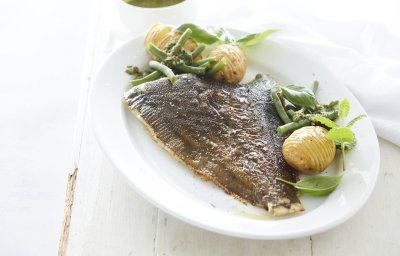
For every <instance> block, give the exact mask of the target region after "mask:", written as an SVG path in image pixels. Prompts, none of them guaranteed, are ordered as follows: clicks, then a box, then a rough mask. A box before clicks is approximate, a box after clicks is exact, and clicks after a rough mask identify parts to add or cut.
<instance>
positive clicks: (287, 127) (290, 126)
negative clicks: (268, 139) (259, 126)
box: [278, 119, 311, 135]
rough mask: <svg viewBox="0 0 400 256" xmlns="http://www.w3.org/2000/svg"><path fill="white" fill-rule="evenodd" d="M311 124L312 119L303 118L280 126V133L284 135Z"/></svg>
mask: <svg viewBox="0 0 400 256" xmlns="http://www.w3.org/2000/svg"><path fill="white" fill-rule="evenodd" d="M309 124H311V121H310V120H308V119H301V120H299V121H297V122H291V123H287V124H284V125H281V126H279V127H278V133H279V135H284V134H286V133H288V132H292V131H294V130H297V129H299V128H301V127H304V126H307V125H309Z"/></svg>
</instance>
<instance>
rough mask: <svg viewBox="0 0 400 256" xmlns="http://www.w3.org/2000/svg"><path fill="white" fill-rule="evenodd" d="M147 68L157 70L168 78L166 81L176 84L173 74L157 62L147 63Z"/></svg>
mask: <svg viewBox="0 0 400 256" xmlns="http://www.w3.org/2000/svg"><path fill="white" fill-rule="evenodd" d="M149 66H150V67H151V68H152V69H155V70H158V71H160V72H161V73H163V74H164V75H165V76H166V77H168V79H169V80H170V81H171V83H175V82H176V76H175V74H174V72H173V71H172V70H171V69H170V68H169V67H167V66H165V65H164V64H161V63H160V62H158V61H154V60H151V61H150V62H149Z"/></svg>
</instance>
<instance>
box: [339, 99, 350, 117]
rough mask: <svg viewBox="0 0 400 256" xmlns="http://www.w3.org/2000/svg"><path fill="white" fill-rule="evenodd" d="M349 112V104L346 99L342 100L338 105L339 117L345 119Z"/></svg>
mask: <svg viewBox="0 0 400 256" xmlns="http://www.w3.org/2000/svg"><path fill="white" fill-rule="evenodd" d="M349 112H350V102H349V100H348V99H344V100H342V102H340V105H339V117H341V118H345V117H347V115H348V114H349Z"/></svg>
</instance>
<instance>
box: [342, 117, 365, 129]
mask: <svg viewBox="0 0 400 256" xmlns="http://www.w3.org/2000/svg"><path fill="white" fill-rule="evenodd" d="M365 117H367V115H365V114H364V115H359V116H357V117H355V118H353V120H351V121H350V122H349V123H348V124H347V125H346V127H348V128H350V127H351V126H352V125H353V124H355V123H356V122H358V121H360V120H361V119H363V118H365Z"/></svg>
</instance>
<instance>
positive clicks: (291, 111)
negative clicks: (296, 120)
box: [286, 109, 296, 118]
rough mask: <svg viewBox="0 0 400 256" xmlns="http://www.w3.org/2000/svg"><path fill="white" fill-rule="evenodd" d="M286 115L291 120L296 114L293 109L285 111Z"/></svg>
mask: <svg viewBox="0 0 400 256" xmlns="http://www.w3.org/2000/svg"><path fill="white" fill-rule="evenodd" d="M286 113H287V114H288V116H289V117H291V118H293V117H294V116H295V115H296V112H294V110H293V109H288V110H287V111H286Z"/></svg>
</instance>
